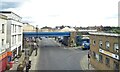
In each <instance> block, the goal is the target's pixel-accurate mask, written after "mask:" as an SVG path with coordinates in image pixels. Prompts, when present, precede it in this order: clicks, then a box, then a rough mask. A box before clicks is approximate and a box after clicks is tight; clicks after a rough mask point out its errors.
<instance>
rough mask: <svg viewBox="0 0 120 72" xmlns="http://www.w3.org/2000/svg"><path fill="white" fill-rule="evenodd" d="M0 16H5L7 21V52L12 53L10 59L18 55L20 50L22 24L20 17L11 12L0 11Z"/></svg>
mask: <svg viewBox="0 0 120 72" xmlns="http://www.w3.org/2000/svg"><path fill="white" fill-rule="evenodd" d="M0 14H3V15H6V16H7V18H8V20H7V28H6V29H7V42H8V43H9V47H10V48H9V51H11V52H12V57H13V58H14V57H15V56H17V55H18V53H20V51H21V50H22V37H23V35H22V31H23V30H22V29H23V27H22V26H23V23H22V22H21V19H22V18H21V17H20V16H18V15H17V14H15V13H13V12H11V11H0Z"/></svg>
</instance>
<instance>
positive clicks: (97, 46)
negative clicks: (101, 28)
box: [90, 32, 120, 70]
mask: <svg viewBox="0 0 120 72" xmlns="http://www.w3.org/2000/svg"><path fill="white" fill-rule="evenodd" d="M90 43H91V44H90V54H91V57H90V63H91V64H92V65H93V67H94V68H95V69H97V70H120V48H119V46H120V34H113V33H102V32H91V33H90Z"/></svg>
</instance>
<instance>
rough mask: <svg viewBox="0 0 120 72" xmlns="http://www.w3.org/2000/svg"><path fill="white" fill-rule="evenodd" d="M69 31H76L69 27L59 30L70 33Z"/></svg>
mask: <svg viewBox="0 0 120 72" xmlns="http://www.w3.org/2000/svg"><path fill="white" fill-rule="evenodd" d="M70 31H76V30H75V29H74V28H69V27H65V28H63V29H61V30H60V32H70Z"/></svg>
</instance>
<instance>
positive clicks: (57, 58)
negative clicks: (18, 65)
mask: <svg viewBox="0 0 120 72" xmlns="http://www.w3.org/2000/svg"><path fill="white" fill-rule="evenodd" d="M39 46H40V47H39V49H38V52H40V56H39V57H38V58H37V62H36V66H35V70H81V67H80V60H81V59H82V58H83V57H84V56H85V55H87V51H82V50H70V49H64V47H59V45H58V43H56V42H55V41H54V40H53V39H48V38H43V39H42V41H41V42H40V43H39Z"/></svg>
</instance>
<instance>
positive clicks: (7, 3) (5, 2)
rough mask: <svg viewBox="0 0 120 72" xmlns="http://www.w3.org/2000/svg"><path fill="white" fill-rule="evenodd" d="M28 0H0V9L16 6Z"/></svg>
mask: <svg viewBox="0 0 120 72" xmlns="http://www.w3.org/2000/svg"><path fill="white" fill-rule="evenodd" d="M26 1H28V0H0V10H4V9H9V8H17V7H19V6H21V4H23V3H24V2H26Z"/></svg>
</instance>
